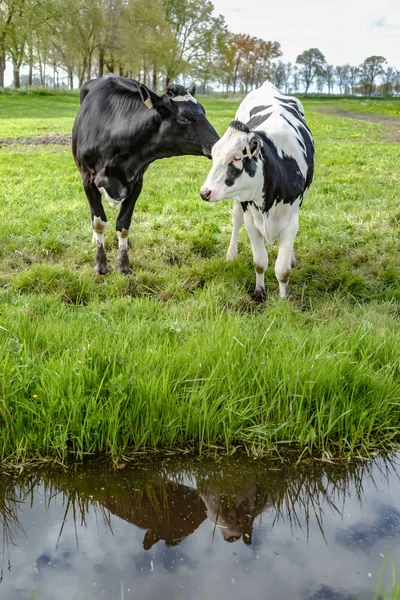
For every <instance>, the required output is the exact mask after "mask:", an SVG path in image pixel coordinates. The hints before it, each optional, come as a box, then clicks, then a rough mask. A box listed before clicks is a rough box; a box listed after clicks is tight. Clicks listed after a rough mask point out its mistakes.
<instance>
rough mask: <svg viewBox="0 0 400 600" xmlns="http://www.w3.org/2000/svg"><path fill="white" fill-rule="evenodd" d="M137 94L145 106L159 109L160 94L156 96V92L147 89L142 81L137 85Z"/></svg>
mask: <svg viewBox="0 0 400 600" xmlns="http://www.w3.org/2000/svg"><path fill="white" fill-rule="evenodd" d="M139 94H140V96H141V98H142V100H143V104H145V105H146V106H147V108H155V109H156V110H159V109H160V108H161V107H162V106H163V102H162V100H161V98H160V96H157V94H156V93H154V92H152V91H151V90H149V88H148V87H146V86H145V85H143V84H142V83H141V84H140V86H139Z"/></svg>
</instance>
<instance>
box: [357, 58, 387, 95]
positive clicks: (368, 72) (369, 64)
mask: <svg viewBox="0 0 400 600" xmlns="http://www.w3.org/2000/svg"><path fill="white" fill-rule="evenodd" d="M385 63H386V58H384V57H383V56H369V57H368V58H366V59H365V60H364V62H363V63H362V65H360V69H361V83H362V85H363V86H364V87H365V91H366V93H367V95H368V96H371V94H372V92H373V90H374V86H375V81H376V78H377V77H378V75H381V74H382V72H383V65H384V64H385Z"/></svg>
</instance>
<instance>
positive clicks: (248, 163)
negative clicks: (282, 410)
mask: <svg viewBox="0 0 400 600" xmlns="http://www.w3.org/2000/svg"><path fill="white" fill-rule="evenodd" d="M243 169H244V170H245V171H246V173H247V175H249V176H250V177H254V175H255V174H256V172H257V159H256V158H250V157H248V156H246V157H245V158H244V159H243Z"/></svg>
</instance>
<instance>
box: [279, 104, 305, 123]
mask: <svg viewBox="0 0 400 600" xmlns="http://www.w3.org/2000/svg"><path fill="white" fill-rule="evenodd" d="M282 108H284V109H285V110H287V111H288V112H290V114H291V115H293V116H294V117H295V118H296V119H298V120H299V121H301V122H304V117H303V115H302V114H301V112H299V111H298V109H297V107H296V108H294V107H292V106H282Z"/></svg>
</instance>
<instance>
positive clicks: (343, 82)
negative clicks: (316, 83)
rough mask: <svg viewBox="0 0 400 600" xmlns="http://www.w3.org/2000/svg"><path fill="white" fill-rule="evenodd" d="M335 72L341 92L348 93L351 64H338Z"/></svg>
mask: <svg viewBox="0 0 400 600" xmlns="http://www.w3.org/2000/svg"><path fill="white" fill-rule="evenodd" d="M335 72H336V80H337V84H338V86H339V93H340V94H343V93H346V91H347V88H348V85H349V81H350V65H347V64H346V65H338V66H337V67H336V69H335Z"/></svg>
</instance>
